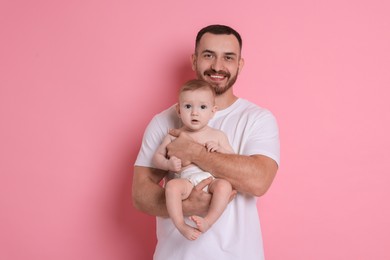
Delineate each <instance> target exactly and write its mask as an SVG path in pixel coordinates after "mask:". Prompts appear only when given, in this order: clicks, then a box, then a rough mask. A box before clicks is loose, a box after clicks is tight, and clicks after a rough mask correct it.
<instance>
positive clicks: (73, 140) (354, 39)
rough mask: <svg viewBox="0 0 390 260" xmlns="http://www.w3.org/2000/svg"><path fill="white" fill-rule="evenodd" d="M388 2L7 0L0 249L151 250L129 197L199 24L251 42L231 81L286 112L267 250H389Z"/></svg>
mask: <svg viewBox="0 0 390 260" xmlns="http://www.w3.org/2000/svg"><path fill="white" fill-rule="evenodd" d="M389 14H390V4H389V1H385V0H327V1H325V0H324V1H312V0H296V1H287V0H276V1H246V2H245V1H242V2H237V1H219V2H218V1H204V0H200V1H188V2H187V1H179V0H171V1H137V3H136V4H135V1H125V0H122V1H92V0H85V1H76V0H69V1H49V0H46V1H45V0H37V1H21V0H12V1H11V0H3V1H1V2H0V37H1V41H0V84H1V85H0V87H1V88H0V122H1V126H0V160H1V161H0V174H1V175H0V247H1V249H0V259H12V260H14V259H15V260H16V259H18V260H19V259H40V260H42V259H45V260H46V259H47V260H49V259H50V260H51V259H56V260H65V259H66V260H69V259H72V260H73V259H76V260H79V259H94V260H104V259H107V260H112V259H116V260H119V259H123V260H124V259H150V258H151V256H152V253H153V249H154V245H155V242H156V240H155V234H154V229H155V224H154V218H153V217H151V216H147V215H145V214H143V213H140V212H138V211H136V210H135V209H134V208H133V207H132V204H131V182H132V168H133V163H134V160H135V158H136V154H137V152H138V149H139V146H140V142H141V138H142V134H143V131H144V129H145V127H146V125H147V123H148V122H149V120H150V119H151V117H152V116H153V115H154V114H155V113H157V112H158V111H160V110H162V109H164V108H166V107H167V106H169V105H170V104H172V103H173V102H175V98H176V94H175V92H176V89H177V88H178V86H179V85H180V84H181V83H182V82H183V81H184V80H186V79H188V78H190V77H192V76H193V74H192V72H191V70H190V63H189V57H190V54H191V53H192V51H193V46H194V37H195V34H196V33H197V31H198V30H199V29H200V28H201V27H203V26H205V25H208V24H210V23H226V24H229V25H231V26H233V27H234V28H236V29H237V30H238V31H239V32H240V33H241V34H242V37H243V39H244V49H243V56H244V58H245V61H246V64H245V67H244V69H243V71H242V74H241V76H240V77H239V80H238V82H237V85H236V86H235V90H236V94H237V95H239V96H241V97H244V98H247V99H249V100H251V101H253V102H255V103H257V104H259V105H261V106H264V107H267V108H269V109H270V110H272V111H273V112H274V114H275V115H276V117H277V119H278V122H279V126H280V134H281V144H282V164H281V167H280V170H279V172H278V175H277V178H276V179H275V182H274V184H273V186H272V187H271V189H270V190H269V192H268V193H267V194H266V195H265V196H264V197H262V198H261V199H260V200H259V203H258V206H259V211H260V213H261V216H262V217H261V221H262V226H263V233H264V239H265V250H266V252H265V254H266V257H267V259H268V260H279V259H283V260H290V259H291V260H295V259H297V260H298V259H299V260H302V259H305V260H306V259H308V260H309V259H310V260H311V259H316V260H322V259H324V260H325V259H376V260H378V259H380V260H381V259H383V260H384V259H390V249H389V248H390V202H389V199H390V191H389V190H390V189H389V188H388V186H389V184H390V165H389V149H390V138H389V133H390V116H389V111H390V105H389V98H390V90H389V89H390V73H389V69H390V15H389Z"/></svg>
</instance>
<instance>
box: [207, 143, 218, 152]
mask: <svg viewBox="0 0 390 260" xmlns="http://www.w3.org/2000/svg"><path fill="white" fill-rule="evenodd" d="M205 146H206V149H207V151H208V152H218V150H219V149H220V147H219V145H218V144H217V143H216V142H213V141H209V142H206V143H205Z"/></svg>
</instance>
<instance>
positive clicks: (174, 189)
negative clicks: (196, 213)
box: [165, 179, 201, 240]
mask: <svg viewBox="0 0 390 260" xmlns="http://www.w3.org/2000/svg"><path fill="white" fill-rule="evenodd" d="M192 188H193V185H192V184H191V183H190V182H189V181H188V180H186V179H173V180H170V181H169V182H168V183H167V185H166V186H165V198H166V204H167V209H168V213H169V216H170V217H171V219H172V221H173V224H175V226H176V228H177V229H178V230H179V231H180V233H181V234H182V235H183V236H184V237H186V238H187V239H189V240H195V239H197V238H198V237H199V235H200V234H201V232H200V231H199V230H197V229H196V228H193V227H191V226H189V225H187V224H186V223H185V222H184V216H183V205H182V201H183V200H184V199H186V198H188V196H189V195H190V193H191V190H192Z"/></svg>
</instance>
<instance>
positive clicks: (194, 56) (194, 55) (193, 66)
mask: <svg viewBox="0 0 390 260" xmlns="http://www.w3.org/2000/svg"><path fill="white" fill-rule="evenodd" d="M191 66H192V70H193V71H195V70H196V54H195V53H193V54H192V55H191Z"/></svg>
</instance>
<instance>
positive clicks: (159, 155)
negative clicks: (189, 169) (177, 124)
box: [153, 135, 181, 172]
mask: <svg viewBox="0 0 390 260" xmlns="http://www.w3.org/2000/svg"><path fill="white" fill-rule="evenodd" d="M171 138H172V137H171V136H170V135H167V136H166V137H165V138H164V140H163V142H162V143H161V145H160V146H159V147H158V149H157V151H156V152H155V154H154V156H153V164H154V166H156V167H157V168H159V169H161V170H165V171H173V172H179V171H180V170H181V160H180V159H179V158H177V157H175V156H172V157H171V158H169V159H168V158H167V150H166V147H167V145H168V144H169V143H170V142H171Z"/></svg>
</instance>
